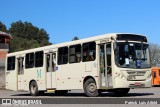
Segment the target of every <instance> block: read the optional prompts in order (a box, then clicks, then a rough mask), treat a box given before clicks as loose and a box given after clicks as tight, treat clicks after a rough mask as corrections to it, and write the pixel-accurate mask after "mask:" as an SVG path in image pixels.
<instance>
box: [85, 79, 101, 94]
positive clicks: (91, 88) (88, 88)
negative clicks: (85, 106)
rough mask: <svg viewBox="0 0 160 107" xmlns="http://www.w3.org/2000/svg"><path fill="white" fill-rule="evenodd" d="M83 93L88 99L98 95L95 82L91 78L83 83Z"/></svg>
mask: <svg viewBox="0 0 160 107" xmlns="http://www.w3.org/2000/svg"><path fill="white" fill-rule="evenodd" d="M84 93H85V94H86V96H88V97H96V96H98V95H99V93H98V89H97V86H96V82H95V81H94V80H93V79H92V78H89V79H88V80H86V81H85V83H84Z"/></svg>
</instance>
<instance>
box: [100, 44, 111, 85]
mask: <svg viewBox="0 0 160 107" xmlns="http://www.w3.org/2000/svg"><path fill="white" fill-rule="evenodd" d="M111 53H112V51H111V43H107V44H100V45H99V59H100V61H99V62H100V86H101V87H112V86H113V85H112V66H111V55H112V54H111Z"/></svg>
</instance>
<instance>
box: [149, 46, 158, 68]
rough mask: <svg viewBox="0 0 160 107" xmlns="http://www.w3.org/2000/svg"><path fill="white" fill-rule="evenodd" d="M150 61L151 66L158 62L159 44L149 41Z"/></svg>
mask: <svg viewBox="0 0 160 107" xmlns="http://www.w3.org/2000/svg"><path fill="white" fill-rule="evenodd" d="M149 53H150V61H151V65H152V66H157V65H158V64H160V46H159V45H157V44H152V43H150V50H149Z"/></svg>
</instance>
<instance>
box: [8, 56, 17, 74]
mask: <svg viewBox="0 0 160 107" xmlns="http://www.w3.org/2000/svg"><path fill="white" fill-rule="evenodd" d="M9 70H15V56H12V57H8V58H7V71H9Z"/></svg>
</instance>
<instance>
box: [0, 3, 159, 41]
mask: <svg viewBox="0 0 160 107" xmlns="http://www.w3.org/2000/svg"><path fill="white" fill-rule="evenodd" d="M0 1H1V2H0V5H1V6H0V21H1V22H2V23H4V24H5V25H6V26H7V28H9V27H10V25H11V23H13V22H16V21H19V20H21V21H23V22H25V21H27V22H31V23H32V24H33V25H34V26H37V27H39V28H44V29H45V30H46V31H47V33H48V34H49V37H50V40H49V41H50V42H51V43H54V44H55V43H56V44H57V43H61V42H67V41H71V40H72V39H73V37H75V36H77V37H78V38H80V39H83V38H88V37H92V36H97V35H102V34H108V33H135V34H142V35H145V36H147V37H148V40H149V42H150V43H155V44H160V0H0Z"/></svg>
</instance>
